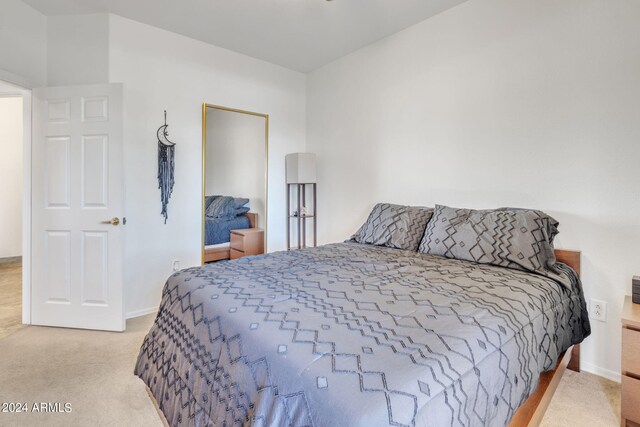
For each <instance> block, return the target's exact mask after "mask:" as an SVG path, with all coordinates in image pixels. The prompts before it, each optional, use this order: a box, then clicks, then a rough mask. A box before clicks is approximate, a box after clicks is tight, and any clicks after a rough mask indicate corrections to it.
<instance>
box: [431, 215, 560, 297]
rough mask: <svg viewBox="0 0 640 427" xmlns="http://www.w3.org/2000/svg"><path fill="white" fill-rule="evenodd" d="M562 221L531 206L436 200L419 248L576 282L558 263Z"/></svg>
mask: <svg viewBox="0 0 640 427" xmlns="http://www.w3.org/2000/svg"><path fill="white" fill-rule="evenodd" d="M556 234H558V221H556V220H555V219H553V218H552V217H550V216H549V215H547V214H545V213H544V212H540V211H536V210H528V209H515V208H500V209H495V210H472V209H456V208H451V207H447V206H441V205H436V207H435V210H434V213H433V218H432V219H431V221H430V222H429V224H428V225H427V228H426V230H425V233H424V237H423V238H422V241H421V242H420V247H419V248H418V252H422V253H428V254H432V255H440V256H444V257H446V258H455V259H462V260H466V261H474V262H477V263H479V264H493V265H498V266H501V267H507V268H515V269H518V270H525V271H530V272H533V273H537V274H541V275H543V276H547V277H550V278H552V279H554V280H556V281H558V282H560V283H562V284H564V285H567V286H570V285H569V281H568V278H567V277H565V276H564V275H562V274H561V273H560V270H559V269H557V268H556V267H555V263H556V257H555V254H554V249H553V238H554V237H555V236H556Z"/></svg>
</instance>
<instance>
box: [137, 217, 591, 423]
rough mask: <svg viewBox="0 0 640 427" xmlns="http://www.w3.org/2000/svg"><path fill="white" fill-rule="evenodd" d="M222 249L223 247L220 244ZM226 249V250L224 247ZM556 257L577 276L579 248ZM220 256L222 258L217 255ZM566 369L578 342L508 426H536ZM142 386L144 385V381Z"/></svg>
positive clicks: (576, 358)
mask: <svg viewBox="0 0 640 427" xmlns="http://www.w3.org/2000/svg"><path fill="white" fill-rule="evenodd" d="M249 215H253V220H252V219H251V217H250V218H249V221H250V222H251V221H253V222H251V226H252V228H255V215H256V214H247V216H249ZM223 249H224V248H223ZM227 252H228V250H227ZM555 254H556V259H557V260H558V261H559V262H562V263H564V264H567V265H568V266H569V267H571V268H573V269H574V270H575V271H576V273H578V276H579V275H580V252H579V251H569V250H563V249H556V251H555ZM221 259H224V258H221ZM566 369H570V370H572V371H576V372H580V345H579V344H577V345H574V346H572V347H569V349H568V350H567V351H565V352H564V353H562V355H560V358H559V360H558V364H557V365H556V367H555V369H553V370H552V371H547V372H543V373H542V374H540V380H539V382H538V387H537V388H536V389H535V391H534V392H533V393H532V394H531V396H529V398H528V399H527V400H525V402H524V403H523V404H522V406H520V408H518V410H517V411H516V413H515V414H514V415H513V418H511V422H510V423H509V427H536V426H538V425H540V422H541V421H542V418H543V417H544V414H545V411H546V410H547V408H548V407H549V404H550V403H551V398H552V397H553V395H554V393H555V391H556V389H557V388H558V384H559V383H560V379H561V378H562V375H563V374H564V371H565V370H566ZM145 386H146V385H145ZM146 388H147V393H148V394H149V397H150V398H151V401H152V402H153V404H154V406H155V408H156V411H158V415H159V416H160V419H161V420H162V422H163V424H164V425H165V426H166V427H168V425H169V424H168V423H167V419H166V418H165V416H164V414H163V413H162V411H161V410H160V406H159V405H158V402H157V401H156V399H155V398H154V397H153V394H152V393H151V390H150V389H149V387H148V386H146Z"/></svg>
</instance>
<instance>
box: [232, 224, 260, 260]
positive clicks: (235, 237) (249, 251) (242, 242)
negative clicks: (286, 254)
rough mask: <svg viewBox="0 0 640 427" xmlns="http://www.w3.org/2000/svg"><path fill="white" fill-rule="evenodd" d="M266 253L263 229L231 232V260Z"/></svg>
mask: <svg viewBox="0 0 640 427" xmlns="http://www.w3.org/2000/svg"><path fill="white" fill-rule="evenodd" d="M263 253H264V230H263V229H261V228H245V229H242V230H231V244H230V248H229V255H230V257H231V259H237V258H242V257H243V256H249V255H260V254H263Z"/></svg>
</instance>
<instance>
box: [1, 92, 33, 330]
mask: <svg viewBox="0 0 640 427" xmlns="http://www.w3.org/2000/svg"><path fill="white" fill-rule="evenodd" d="M27 95H28V91H25V90H23V89H20V88H18V87H15V86H13V85H10V84H8V83H5V82H2V81H0V148H1V149H2V155H1V156H0V182H2V183H3V185H2V186H0V200H2V203H0V338H3V337H5V336H7V335H10V334H11V333H13V332H15V331H16V330H18V329H20V328H21V327H22V324H23V267H24V265H23V264H25V263H24V262H23V260H24V259H25V258H24V257H23V253H24V245H23V238H24V236H23V230H24V228H25V226H27V227H28V224H24V218H25V215H24V211H25V209H24V201H25V198H26V197H27V196H28V195H25V190H24V189H25V186H24V176H25V156H24V153H25V142H24V141H25V129H26V128H27V126H29V127H30V117H29V116H27V115H26V114H25V112H26V110H27V109H26V108H25V107H28V104H29V102H28V100H25V97H26V96H27ZM26 133H29V132H28V131H27V132H26ZM27 136H28V135H27ZM26 258H28V257H26ZM26 263H27V264H28V260H27V262H26Z"/></svg>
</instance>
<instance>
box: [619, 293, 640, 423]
mask: <svg viewBox="0 0 640 427" xmlns="http://www.w3.org/2000/svg"><path fill="white" fill-rule="evenodd" d="M621 397H622V398H621V407H622V408H621V412H622V414H621V417H620V418H621V423H620V425H622V426H623V427H625V426H638V425H640V304H634V303H632V302H631V297H630V296H626V297H624V307H623V308H622V396H621Z"/></svg>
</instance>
